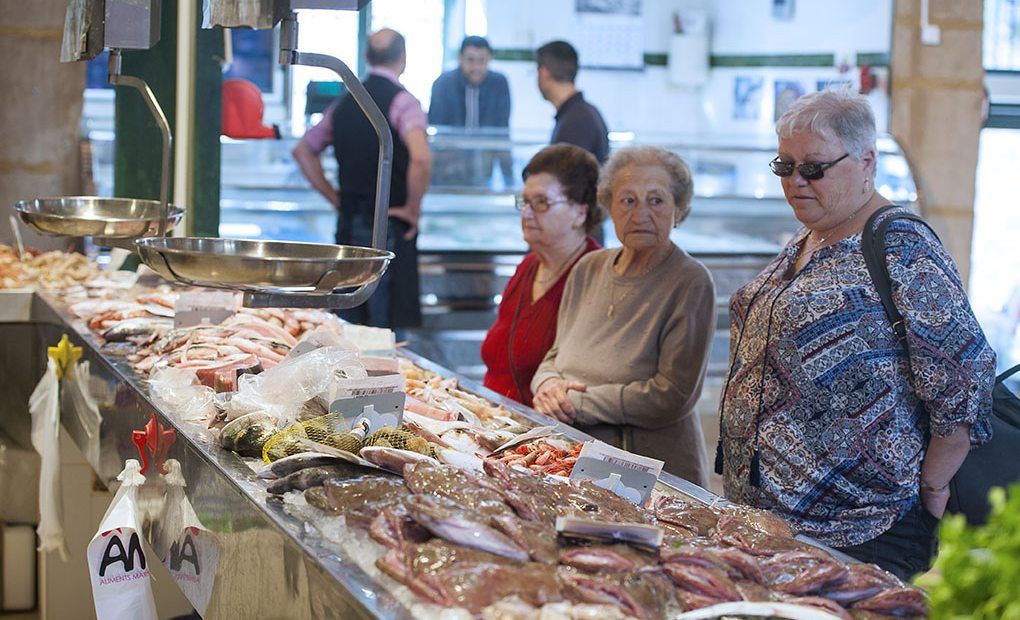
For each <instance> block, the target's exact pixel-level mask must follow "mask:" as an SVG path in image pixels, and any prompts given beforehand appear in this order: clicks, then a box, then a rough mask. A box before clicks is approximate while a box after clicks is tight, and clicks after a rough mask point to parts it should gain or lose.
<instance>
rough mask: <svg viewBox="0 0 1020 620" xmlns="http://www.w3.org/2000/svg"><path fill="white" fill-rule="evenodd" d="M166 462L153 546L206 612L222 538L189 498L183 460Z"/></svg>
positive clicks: (198, 607)
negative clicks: (200, 516) (204, 521)
mask: <svg viewBox="0 0 1020 620" xmlns="http://www.w3.org/2000/svg"><path fill="white" fill-rule="evenodd" d="M164 464H165V465H166V469H167V473H166V474H165V475H164V476H163V480H164V481H165V482H166V502H165V503H164V505H163V513H162V515H160V518H159V520H158V521H157V527H156V528H155V533H154V537H153V549H154V550H155V551H156V554H157V555H158V556H159V559H160V561H161V562H163V565H164V566H166V568H167V570H168V571H169V572H170V576H171V577H172V578H173V580H174V581H175V582H177V587H179V588H180V589H181V592H183V593H184V595H185V596H186V597H187V598H188V601H189V602H191V604H192V605H193V606H194V607H195V611H197V612H198V613H199V615H205V611H206V609H207V608H208V607H209V600H210V599H211V598H212V590H213V585H214V584H215V582H216V565H217V564H218V563H219V557H220V545H219V541H218V540H217V538H216V535H215V534H213V533H212V532H210V531H209V530H207V529H206V528H205V527H204V526H203V525H202V523H201V521H199V520H198V515H197V514H195V509H194V507H193V506H192V505H191V501H190V500H188V496H187V494H186V493H185V491H184V487H185V486H186V484H185V481H184V476H183V475H182V474H181V464H180V463H179V462H177V461H176V460H174V459H167V461H166V462H165V463H164Z"/></svg>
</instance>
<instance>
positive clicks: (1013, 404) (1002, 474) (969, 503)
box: [861, 205, 1020, 524]
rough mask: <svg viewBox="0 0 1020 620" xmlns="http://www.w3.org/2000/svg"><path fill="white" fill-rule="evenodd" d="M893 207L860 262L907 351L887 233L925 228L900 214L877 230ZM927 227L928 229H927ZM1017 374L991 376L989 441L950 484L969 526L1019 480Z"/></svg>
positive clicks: (871, 229)
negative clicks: (993, 493)
mask: <svg viewBox="0 0 1020 620" xmlns="http://www.w3.org/2000/svg"><path fill="white" fill-rule="evenodd" d="M894 208H896V206H895V205H890V206H886V207H882V208H881V209H879V210H878V211H876V212H875V213H874V214H872V216H871V217H870V218H868V222H867V224H865V226H864V234H863V235H862V236H861V252H862V253H863V254H864V262H865V264H866V265H867V266H868V273H869V274H870V275H871V281H872V283H874V285H875V290H876V291H877V292H878V296H879V297H880V298H881V300H882V306H883V307H884V308H885V314H886V316H888V317H889V322H890V323H892V326H893V331H894V332H895V333H896V338H897V340H899V341H900V343H902V344H903V348H904V349H909V345H908V343H907V329H906V326H905V325H904V323H903V315H902V314H900V311H899V310H897V309H896V303H895V302H894V301H893V296H892V282H891V280H890V278H889V266H888V264H887V262H886V254H885V234H886V230H888V228H889V225H890V224H891V223H892V222H893V221H894V220H897V219H910V220H914V221H917V222H920V223H922V224H924V225H925V226H928V224H927V222H925V221H924V220H923V219H921V218H920V217H918V216H916V215H914V214H911V213H902V214H894V215H891V216H889V217H888V218H886V219H885V220H884V221H883V222H882V223H881V224H880V225H879V226H878V228H877V229H876V228H875V222H876V221H877V220H878V218H879V216H881V215H882V214H884V213H886V212H887V211H889V210H890V209H894ZM928 228H929V230H930V229H931V227H930V226H929V227H928ZM932 234H934V231H932ZM1018 371H1020V365H1017V366H1014V367H1013V368H1010V369H1009V370H1007V371H1005V372H1004V373H1002V374H1001V375H999V376H998V377H996V378H995V387H994V389H993V391H992V411H991V415H990V416H989V417H990V419H991V423H992V439H991V440H990V441H989V442H988V443H986V444H985V445H983V446H980V447H977V448H974V449H972V450H971V451H970V454H968V455H967V458H966V460H964V462H963V465H961V466H960V470H959V471H958V472H956V475H955V476H953V480H952V481H951V482H950V483H949V493H950V496H949V505H948V506H947V510H948V511H949V512H952V513H957V514H962V515H964V516H965V517H966V518H967V521H968V522H969V523H971V524H981V523H984V522H985V521H986V520H987V519H988V513H989V511H990V509H991V507H990V506H989V504H988V491H989V490H990V489H991V488H992V487H997V486H1001V487H1005V486H1008V485H1009V484H1011V483H1014V482H1020V398H1017V396H1016V395H1015V394H1013V392H1011V391H1010V390H1009V388H1007V387H1006V385H1005V381H1006V379H1008V378H1009V377H1011V376H1012V375H1013V374H1015V373H1016V372H1018Z"/></svg>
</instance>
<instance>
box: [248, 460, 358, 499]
mask: <svg viewBox="0 0 1020 620" xmlns="http://www.w3.org/2000/svg"><path fill="white" fill-rule="evenodd" d="M345 475H350V470H349V469H346V468H344V467H309V468H307V469H301V470H299V471H296V472H294V473H292V474H290V475H288V476H285V477H283V478H277V479H276V480H273V481H272V482H270V483H269V486H268V487H266V491H268V492H269V493H270V494H271V495H283V494H284V493H286V492H288V491H304V490H306V489H310V488H312V487H318V486H322V485H323V484H324V483H325V482H326V481H327V480H329V479H330V478H341V477H343V476H345Z"/></svg>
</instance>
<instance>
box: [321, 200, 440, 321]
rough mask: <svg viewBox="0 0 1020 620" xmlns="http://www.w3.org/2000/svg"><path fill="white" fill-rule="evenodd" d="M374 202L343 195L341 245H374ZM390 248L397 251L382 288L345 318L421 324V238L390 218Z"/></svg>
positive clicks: (338, 235) (339, 227)
mask: <svg viewBox="0 0 1020 620" xmlns="http://www.w3.org/2000/svg"><path fill="white" fill-rule="evenodd" d="M374 206H375V204H374V202H372V201H371V200H369V199H356V198H349V197H343V196H342V197H341V199H340V214H339V216H338V218H337V232H336V241H337V243H339V244H341V245H360V246H363V247H369V246H371V245H372V223H373V222H372V215H373V209H374ZM387 224H388V228H387V232H386V249H387V250H389V251H391V252H393V253H394V254H396V258H394V259H393V260H392V261H390V266H389V268H388V269H387V270H386V273H384V274H383V277H382V279H381V280H380V282H379V287H378V288H376V289H375V293H373V295H372V296H371V297H369V298H368V301H366V302H365V303H364V304H362V305H360V306H358V307H357V308H351V309H349V310H341V311H339V312H338V313H337V314H339V315H340V316H341V317H342V318H343V319H345V320H347V321H350V322H352V323H358V324H360V325H371V326H373V327H389V328H392V329H400V328H409V327H420V326H421V319H422V317H421V292H420V291H421V288H420V284H419V281H418V237H417V236H415V237H413V238H411V239H404V234H406V233H407V229H408V225H407V223H406V222H404V221H403V220H398V219H397V218H395V217H391V218H388V221H387Z"/></svg>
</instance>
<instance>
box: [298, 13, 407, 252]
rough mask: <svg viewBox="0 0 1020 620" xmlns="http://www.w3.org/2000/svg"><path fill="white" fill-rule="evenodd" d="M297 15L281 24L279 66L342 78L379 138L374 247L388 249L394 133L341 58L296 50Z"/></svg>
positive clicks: (373, 226)
mask: <svg viewBox="0 0 1020 620" xmlns="http://www.w3.org/2000/svg"><path fill="white" fill-rule="evenodd" d="M297 35H298V23H297V15H296V14H294V13H291V14H290V15H288V16H286V17H284V18H283V21H281V22H280V64H284V65H305V66H308V67H324V68H326V69H330V70H332V71H334V72H335V73H336V74H337V75H338V76H340V81H341V82H343V84H344V87H345V88H347V91H348V92H349V93H350V94H351V96H352V97H354V101H355V102H356V103H357V104H358V107H359V108H361V111H362V112H364V114H365V116H366V117H367V118H368V122H369V123H371V124H372V129H374V130H375V134H376V136H377V137H378V138H379V161H378V165H377V169H376V170H377V174H378V176H377V177H376V184H375V218H374V220H373V225H372V247H374V248H376V249H377V250H385V249H386V223H387V217H388V216H389V208H390V176H391V175H392V173H393V134H392V133H391V132H390V125H389V122H388V121H387V120H386V116H385V115H384V114H383V113H382V111H381V110H380V109H379V106H377V105H376V104H375V101H373V100H372V97H371V95H369V94H368V91H367V90H365V87H364V85H362V83H361V81H360V80H359V79H358V77H357V76H356V75H354V72H353V71H351V69H350V68H349V67H348V66H347V65H346V64H344V62H343V61H341V60H340V59H339V58H334V57H333V56H327V55H325V54H311V53H307V52H299V51H297Z"/></svg>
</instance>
